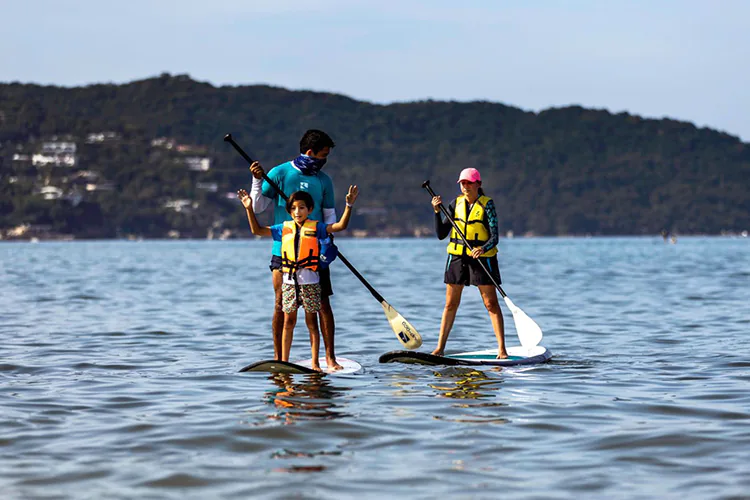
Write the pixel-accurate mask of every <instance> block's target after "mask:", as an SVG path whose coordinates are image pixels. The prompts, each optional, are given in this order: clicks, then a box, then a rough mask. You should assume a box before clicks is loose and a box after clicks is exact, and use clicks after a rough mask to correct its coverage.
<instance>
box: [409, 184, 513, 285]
mask: <svg viewBox="0 0 750 500" xmlns="http://www.w3.org/2000/svg"><path fill="white" fill-rule="evenodd" d="M422 187H423V188H425V189H426V190H427V192H428V193H430V196H432V197H433V198H434V197H435V196H437V195H436V194H435V191H433V190H432V188H431V187H430V181H424V182H423V183H422ZM438 207H440V211H441V212H443V215H445V218H446V219H448V220H449V221H450V223H451V225H452V226H453V229H455V230H456V234H458V235H459V236H460V237H461V241H463V242H464V245H465V246H466V248H467V249H471V245H470V244H469V242H468V241H467V239H466V236H464V233H463V232H461V230H460V229H459V228H458V225H457V224H456V221H454V220H453V217H452V216H451V214H449V213H448V209H447V208H445V206H444V205H443V204H442V203H441V204H440V205H438ZM477 261H478V262H479V265H480V266H482V269H483V270H484V272H485V273H487V276H489V277H490V280H491V281H492V284H493V285H495V288H497V290H498V291H499V292H500V295H502V296H503V298H505V297H507V295H505V291H504V290H503V287H501V286H500V284H499V283H498V282H497V281H495V277H494V276H492V273H490V270H489V269H487V266H485V265H484V262H482V259H481V258H480V259H477Z"/></svg>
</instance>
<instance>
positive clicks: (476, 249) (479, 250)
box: [471, 247, 484, 259]
mask: <svg viewBox="0 0 750 500" xmlns="http://www.w3.org/2000/svg"><path fill="white" fill-rule="evenodd" d="M483 253H484V250H482V247H474V248H472V249H471V256H472V257H473V258H475V259H478V258H479V257H480V256H481V255H482V254H483Z"/></svg>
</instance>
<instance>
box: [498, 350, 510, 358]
mask: <svg viewBox="0 0 750 500" xmlns="http://www.w3.org/2000/svg"><path fill="white" fill-rule="evenodd" d="M497 359H508V353H507V352H505V351H498V353H497Z"/></svg>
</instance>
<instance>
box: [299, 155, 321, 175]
mask: <svg viewBox="0 0 750 500" xmlns="http://www.w3.org/2000/svg"><path fill="white" fill-rule="evenodd" d="M293 163H294V166H295V167H297V168H298V169H300V171H302V173H303V174H304V175H315V174H317V173H318V172H320V169H321V168H323V165H325V164H326V158H322V159H321V158H315V157H313V156H307V155H299V156H298V157H297V158H295V159H294V160H293Z"/></svg>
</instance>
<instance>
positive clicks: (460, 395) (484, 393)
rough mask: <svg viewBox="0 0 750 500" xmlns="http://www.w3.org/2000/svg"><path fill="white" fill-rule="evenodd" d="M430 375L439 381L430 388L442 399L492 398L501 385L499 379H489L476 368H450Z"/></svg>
mask: <svg viewBox="0 0 750 500" xmlns="http://www.w3.org/2000/svg"><path fill="white" fill-rule="evenodd" d="M432 374H433V375H434V376H435V378H439V379H441V380H440V382H439V384H437V383H436V384H430V387H432V388H433V389H435V391H437V396H438V397H443V398H454V399H481V398H494V397H495V394H494V392H495V391H497V390H498V389H499V388H500V387H499V385H500V384H502V383H503V381H502V380H501V379H497V378H493V377H490V376H489V375H487V373H485V372H483V371H481V370H477V369H476V368H465V367H451V368H449V369H446V370H442V371H434V372H432Z"/></svg>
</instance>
